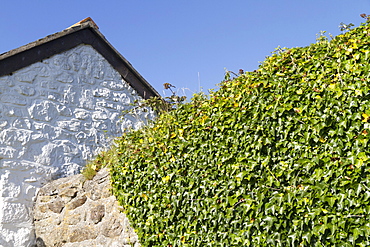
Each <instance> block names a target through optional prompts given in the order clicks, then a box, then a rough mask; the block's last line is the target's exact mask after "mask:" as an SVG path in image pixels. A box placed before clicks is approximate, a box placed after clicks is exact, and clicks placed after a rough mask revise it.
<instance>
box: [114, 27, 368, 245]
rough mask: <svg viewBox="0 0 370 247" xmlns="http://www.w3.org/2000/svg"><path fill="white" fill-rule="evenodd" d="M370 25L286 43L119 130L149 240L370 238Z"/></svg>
mask: <svg viewBox="0 0 370 247" xmlns="http://www.w3.org/2000/svg"><path fill="white" fill-rule="evenodd" d="M369 78H370V27H369V25H368V24H362V25H361V26H359V27H357V28H355V29H353V30H351V31H349V32H346V33H345V34H341V35H339V36H337V37H335V38H333V39H332V40H330V41H329V40H327V39H319V40H318V42H317V43H314V44H311V45H310V46H307V47H303V48H292V49H283V50H279V51H277V52H275V53H274V54H273V55H272V56H270V57H268V58H267V59H266V61H264V62H263V63H262V64H261V65H260V67H259V69H258V70H256V71H254V72H247V73H245V74H243V75H241V76H239V77H237V78H235V79H233V80H227V81H224V82H223V83H222V84H221V86H220V88H219V89H218V90H217V91H214V92H212V93H211V94H210V95H209V96H204V95H201V94H198V95H195V96H194V98H193V99H192V100H191V102H190V103H185V104H182V105H179V106H178V107H177V108H176V109H175V110H173V111H170V112H168V113H164V114H161V115H160V116H159V117H158V119H157V120H156V122H155V123H153V124H152V125H150V126H148V127H145V128H143V129H140V130H138V131H133V132H129V133H125V134H124V135H123V136H122V137H121V138H119V139H117V146H116V147H115V148H114V152H113V151H112V152H113V153H114V158H112V157H110V169H111V175H112V184H113V188H114V192H115V195H116V196H117V198H118V200H119V202H120V204H121V205H122V206H123V207H124V209H125V212H126V214H127V215H128V217H129V219H130V221H131V222H132V224H133V227H134V228H135V229H136V231H137V233H138V235H139V239H140V242H141V243H142V245H143V246H225V247H230V246H369V245H370V237H369V236H370V215H369V213H370V189H369V187H370V184H369V182H370V180H369V174H370V167H369V161H370V159H369V157H370V151H369V144H368V141H369V137H370V86H369V85H370V84H369V80H370V79H369Z"/></svg>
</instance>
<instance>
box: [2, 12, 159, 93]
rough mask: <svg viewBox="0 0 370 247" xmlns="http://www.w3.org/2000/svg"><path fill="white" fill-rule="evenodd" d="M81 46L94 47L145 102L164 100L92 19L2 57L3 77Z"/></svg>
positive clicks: (6, 53) (4, 54)
mask: <svg viewBox="0 0 370 247" xmlns="http://www.w3.org/2000/svg"><path fill="white" fill-rule="evenodd" d="M80 44H86V45H91V46H92V47H93V48H94V49H95V50H97V51H98V52H99V53H100V54H101V55H102V56H103V57H104V58H105V59H107V61H108V62H109V63H110V64H111V65H112V66H113V68H115V69H116V70H117V71H118V72H119V73H120V74H121V76H122V78H123V79H125V81H126V82H127V83H129V84H130V85H131V86H132V87H133V88H134V89H135V90H136V91H137V92H138V93H139V95H141V96H142V97H143V98H144V99H148V98H150V97H155V96H156V97H161V96H160V95H159V93H158V92H157V91H156V90H155V89H154V88H153V87H152V86H151V85H150V84H149V83H148V82H147V81H146V80H145V79H144V78H143V77H142V76H141V75H140V74H139V72H137V71H136V70H135V69H134V67H133V66H132V65H131V64H130V63H129V62H128V61H127V60H126V59H125V58H124V57H123V56H122V55H121V54H120V53H119V52H118V51H117V50H116V49H115V48H114V47H113V46H112V45H111V44H110V43H109V42H108V40H107V39H106V38H105V37H104V35H103V34H102V33H101V32H100V31H99V30H98V26H97V25H96V24H95V22H94V21H93V20H92V19H91V18H89V17H88V18H86V19H84V20H82V21H80V22H78V23H76V24H75V25H73V26H71V27H69V28H67V29H65V30H63V31H61V32H58V33H55V34H52V35H49V36H46V37H45V38H42V39H39V40H37V41H34V42H32V43H29V44H27V45H24V46H21V47H19V48H16V49H14V50H11V51H8V52H5V53H3V54H0V76H4V75H10V74H12V73H13V72H15V71H17V70H19V69H21V68H24V67H27V66H29V65H31V64H33V63H36V62H39V61H41V60H43V59H46V58H49V57H51V56H53V55H55V54H58V53H61V52H64V51H67V50H70V49H72V48H74V47H76V46H78V45H80Z"/></svg>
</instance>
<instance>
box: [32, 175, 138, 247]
mask: <svg viewBox="0 0 370 247" xmlns="http://www.w3.org/2000/svg"><path fill="white" fill-rule="evenodd" d="M110 189H111V187H110V178H109V172H108V171H107V170H106V169H103V170H101V171H99V172H98V173H97V175H96V176H95V177H94V178H93V179H92V180H86V181H85V179H84V177H83V175H81V174H79V175H74V176H70V177H67V178H61V179H58V180H55V181H53V182H51V183H48V184H47V185H45V186H44V187H42V188H41V189H40V191H39V193H38V196H37V200H36V204H35V209H34V219H35V230H36V239H37V246H38V247H41V246H60V247H61V246H63V247H84V246H86V247H91V246H109V247H128V246H139V243H138V239H137V235H136V234H135V232H134V230H133V229H132V228H131V227H130V225H129V222H128V219H127V218H126V216H125V214H124V213H122V212H121V211H120V210H121V208H120V207H119V205H118V203H117V201H116V198H115V197H114V196H112V194H111V191H110Z"/></svg>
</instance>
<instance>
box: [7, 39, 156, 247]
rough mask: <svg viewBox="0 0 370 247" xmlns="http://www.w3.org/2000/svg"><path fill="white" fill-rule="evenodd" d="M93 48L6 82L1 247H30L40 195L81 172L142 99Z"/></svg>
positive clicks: (138, 120)
mask: <svg viewBox="0 0 370 247" xmlns="http://www.w3.org/2000/svg"><path fill="white" fill-rule="evenodd" d="M140 99H141V97H140V96H138V94H137V93H136V91H135V90H134V89H133V88H132V87H130V85H129V84H128V83H127V82H126V81H124V80H123V79H122V77H121V75H120V74H119V73H118V72H117V71H115V70H114V68H113V67H112V66H111V65H110V64H109V63H108V62H107V61H106V60H105V59H104V58H103V57H102V56H101V55H100V54H99V53H98V52H96V51H95V50H94V49H93V48H92V47H91V46H89V45H80V46H77V47H75V48H73V49H71V50H69V51H66V52H64V53H61V54H57V55H55V56H53V57H50V58H48V59H45V60H43V61H40V62H37V63H34V64H32V65H30V66H28V67H26V68H23V69H20V70H18V71H16V72H14V73H13V74H12V75H9V76H3V77H0V246H5V247H12V246H16V247H19V246H31V245H32V244H33V242H34V239H32V236H34V233H33V231H34V230H33V219H32V207H33V203H34V199H35V195H36V192H37V190H38V189H39V188H40V187H41V186H42V185H43V184H45V183H46V182H48V181H51V180H53V179H55V178H59V177H64V176H69V175H73V174H76V173H78V172H79V170H80V168H81V167H82V166H84V164H85V162H86V160H89V159H91V158H93V157H94V156H95V155H96V154H97V153H98V152H99V151H100V150H102V149H104V148H106V147H107V146H109V144H110V142H111V138H112V137H115V136H119V135H121V134H122V131H123V129H125V128H129V127H132V128H139V127H140V126H141V125H142V124H143V123H144V122H145V119H147V118H152V117H153V113H152V112H151V111H146V112H144V111H139V112H137V114H136V115H126V116H125V118H123V119H122V118H121V116H122V111H124V110H127V109H130V108H131V107H132V106H131V105H130V104H131V103H133V102H134V101H136V100H140Z"/></svg>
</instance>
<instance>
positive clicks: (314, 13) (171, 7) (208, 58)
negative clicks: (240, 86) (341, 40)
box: [0, 0, 370, 96]
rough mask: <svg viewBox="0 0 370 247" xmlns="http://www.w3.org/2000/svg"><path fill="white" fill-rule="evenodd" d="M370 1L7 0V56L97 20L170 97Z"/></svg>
mask: <svg viewBox="0 0 370 247" xmlns="http://www.w3.org/2000/svg"><path fill="white" fill-rule="evenodd" d="M362 13H366V14H370V0H351V1H350V0H346V1H345V0H280V1H278V0H227V1H225V0H115V1H113V0H104V1H103V0H101V1H97V0H88V1H87V0H73V1H72V0H63V1H60V0H23V1H20V0H0V53H3V52H6V51H9V50H11V49H14V48H17V47H19V46H22V45H25V44H27V43H29V42H32V41H35V40H37V39H39V38H43V37H45V36H47V35H49V34H52V33H55V32H59V31H61V30H63V29H65V28H67V27H69V26H71V25H72V24H74V23H76V22H78V21H80V20H82V19H84V18H86V17H91V18H92V19H93V20H94V21H95V22H96V23H97V25H98V26H99V28H100V31H101V32H102V33H103V34H104V35H105V37H106V38H107V39H108V41H109V42H110V43H111V44H112V45H113V46H114V47H115V48H116V49H117V50H118V51H119V52H120V53H121V54H122V55H123V56H124V57H125V58H126V59H127V60H129V61H130V63H131V64H132V65H133V66H134V68H135V69H136V70H138V71H139V73H140V74H141V75H142V76H143V77H144V78H145V79H146V80H147V81H148V82H149V83H150V84H151V85H152V86H153V87H154V88H155V89H156V90H157V91H158V92H159V93H160V94H162V95H168V94H169V93H168V92H164V90H163V84H164V83H171V84H173V85H175V86H176V88H177V89H178V90H180V91H179V94H181V90H185V91H186V94H187V95H188V96H190V95H191V94H192V92H199V91H200V90H203V91H204V92H208V90H209V89H212V88H217V84H218V83H219V82H221V81H222V80H223V78H224V74H225V68H226V69H227V70H230V71H234V72H238V71H239V69H244V70H245V71H251V70H255V69H257V68H258V65H259V62H260V61H263V60H264V59H265V57H266V56H269V55H270V54H271V52H272V51H274V49H275V48H276V47H278V46H281V47H297V46H299V47H300V46H307V45H309V44H311V43H314V42H315V40H316V34H318V33H319V32H320V31H327V32H328V33H331V34H332V35H338V34H340V33H341V32H340V30H339V28H338V26H339V24H340V23H341V22H343V23H346V24H348V23H353V24H355V26H358V25H359V24H360V23H361V22H363V21H364V19H362V18H361V17H360V14H362Z"/></svg>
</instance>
